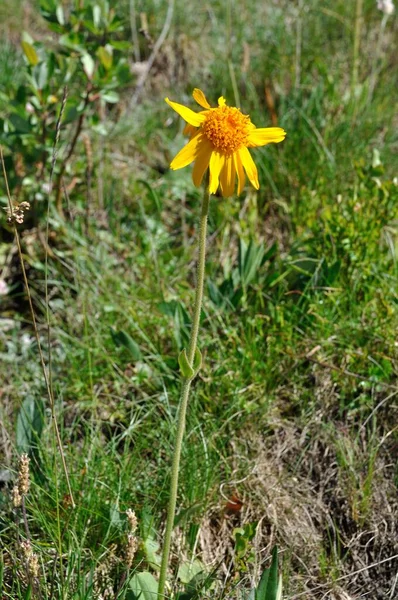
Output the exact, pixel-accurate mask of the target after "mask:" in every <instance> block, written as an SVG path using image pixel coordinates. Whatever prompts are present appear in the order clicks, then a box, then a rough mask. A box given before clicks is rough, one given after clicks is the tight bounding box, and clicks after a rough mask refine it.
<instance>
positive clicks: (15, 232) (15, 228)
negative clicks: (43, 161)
mask: <svg viewBox="0 0 398 600" xmlns="http://www.w3.org/2000/svg"><path fill="white" fill-rule="evenodd" d="M0 159H1V164H2V167H3V174H4V181H5V185H6V192H7V198H8V204H9V209H10V215H11V216H12V215H13V207H12V201H11V194H10V190H9V187H8V179H7V172H6V168H5V164H4V156H3V148H2V147H1V146H0ZM13 227H14V235H15V241H16V243H17V249H18V257H19V262H20V264H21V269H22V276H23V280H24V284H25V289H26V295H27V297H28V303H29V309H30V314H31V317H32V324H33V329H34V332H35V338H36V343H37V348H38V351H39V357H40V364H41V368H42V371H43V377H44V382H45V385H46V390H47V394H48V399H49V403H50V410H51V420H52V423H53V427H54V432H55V437H56V440H57V445H58V450H59V454H60V457H61V462H62V467H63V470H64V473H65V479H66V484H67V487H68V493H69V496H70V498H71V504H72V506H73V508H75V506H76V505H75V501H74V499H73V494H72V488H71V485H70V481H69V473H68V469H67V466H66V460H65V455H64V451H63V448H62V441H61V436H60V433H59V429H58V423H57V419H56V414H55V403H54V397H53V395H52V393H51V386H50V381H49V378H48V374H47V369H46V365H45V363H44V356H43V352H42V348H41V343H40V337H39V331H38V328H37V323H36V316H35V311H34V308H33V302H32V296H31V293H30V287H29V282H28V277H27V275H26V269H25V263H24V260H23V254H22V248H21V241H20V239H19V233H18V229H17V226H16V224H15V221H14V223H13Z"/></svg>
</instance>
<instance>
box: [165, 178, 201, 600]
mask: <svg viewBox="0 0 398 600" xmlns="http://www.w3.org/2000/svg"><path fill="white" fill-rule="evenodd" d="M209 201H210V194H209V192H208V190H207V186H206V189H205V192H204V196H203V201H202V213H201V217H200V229H199V258H198V272H197V281H196V290H195V305H194V310H193V317H192V329H191V336H190V339H189V346H188V353H187V358H188V362H189V365H190V366H191V367H192V365H193V359H194V356H195V350H196V345H197V340H198V332H199V323H200V313H201V310H202V300H203V284H204V277H205V263H206V233H207V216H208V213H209ZM191 383H192V378H191V379H188V378H184V379H183V382H182V390H181V400H180V408H179V412H178V422H177V435H176V441H175V448H174V456H173V464H172V468H171V483H170V498H169V506H168V510H167V521H166V531H165V535H164V541H163V554H162V564H161V567H160V575H159V588H158V597H160V598H162V597H164V588H165V584H166V576H167V567H168V564H169V555H170V544H171V535H172V532H173V526H174V517H175V512H176V504H177V489H178V473H179V469H180V458H181V448H182V440H183V437H184V431H185V421H186V413H187V406H188V400H189V391H190V389H191Z"/></svg>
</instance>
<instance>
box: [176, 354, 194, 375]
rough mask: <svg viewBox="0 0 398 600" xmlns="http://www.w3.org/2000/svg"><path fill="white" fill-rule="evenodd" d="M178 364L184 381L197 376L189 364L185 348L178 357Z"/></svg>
mask: <svg viewBox="0 0 398 600" xmlns="http://www.w3.org/2000/svg"><path fill="white" fill-rule="evenodd" d="M178 364H179V365H180V370H181V373H182V376H183V377H184V379H192V378H193V376H194V375H195V371H194V370H193V368H192V367H191V365H190V364H189V362H188V357H187V353H186V351H185V348H184V350H182V351H181V352H180V354H179V355H178Z"/></svg>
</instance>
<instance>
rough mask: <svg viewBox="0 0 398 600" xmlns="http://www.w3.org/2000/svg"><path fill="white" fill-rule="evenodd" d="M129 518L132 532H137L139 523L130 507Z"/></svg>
mask: <svg viewBox="0 0 398 600" xmlns="http://www.w3.org/2000/svg"><path fill="white" fill-rule="evenodd" d="M126 515H127V520H128V522H129V528H130V533H135V532H136V529H137V525H138V521H137V517H136V516H135V512H134V511H133V510H131V508H128V509H127V510H126Z"/></svg>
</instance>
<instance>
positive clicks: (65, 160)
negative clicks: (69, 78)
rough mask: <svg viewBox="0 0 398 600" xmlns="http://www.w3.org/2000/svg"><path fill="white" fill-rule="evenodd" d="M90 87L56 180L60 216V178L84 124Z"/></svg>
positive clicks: (89, 85) (57, 204)
mask: <svg viewBox="0 0 398 600" xmlns="http://www.w3.org/2000/svg"><path fill="white" fill-rule="evenodd" d="M91 89H92V86H91V83H89V84H88V86H87V91H86V96H85V98H84V104H83V108H82V112H81V114H80V117H79V119H78V121H77V125H76V129H75V134H74V136H73V138H72V141H71V143H70V145H69V150H68V153H67V155H66V157H65V158H64V159H63V161H62V164H61V168H60V171H59V174H58V178H57V185H56V194H57V195H56V207H57V210H58V212H59V214H60V215H62V213H63V211H62V178H63V176H64V174H65V170H66V165H67V163H68V161H69V159H70V158H71V156H72V154H73V152H74V150H75V146H76V144H77V140H78V139H79V136H80V134H81V131H82V128H83V122H84V117H85V111H86V108H87V106H88V104H89V102H90V92H91Z"/></svg>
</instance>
